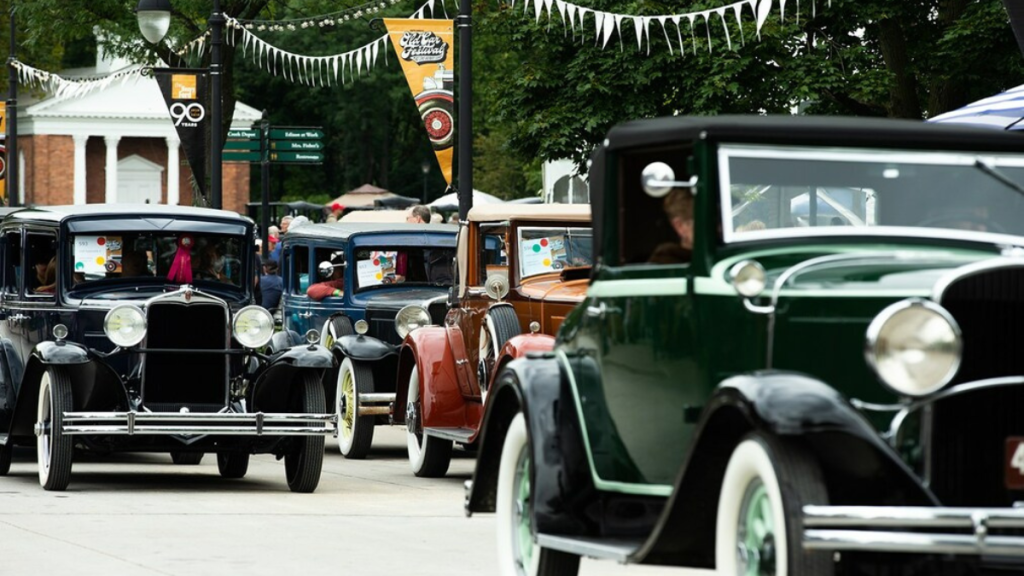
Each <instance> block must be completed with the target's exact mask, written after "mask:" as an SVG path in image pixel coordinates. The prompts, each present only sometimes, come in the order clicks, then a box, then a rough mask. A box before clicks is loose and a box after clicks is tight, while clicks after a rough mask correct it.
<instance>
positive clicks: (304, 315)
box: [299, 312, 313, 318]
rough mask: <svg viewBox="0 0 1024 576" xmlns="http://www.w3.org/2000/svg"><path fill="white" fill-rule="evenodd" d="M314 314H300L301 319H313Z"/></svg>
mask: <svg viewBox="0 0 1024 576" xmlns="http://www.w3.org/2000/svg"><path fill="white" fill-rule="evenodd" d="M312 317H313V313H312V312H299V318H312Z"/></svg>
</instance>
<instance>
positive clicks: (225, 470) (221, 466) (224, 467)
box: [217, 452, 249, 480]
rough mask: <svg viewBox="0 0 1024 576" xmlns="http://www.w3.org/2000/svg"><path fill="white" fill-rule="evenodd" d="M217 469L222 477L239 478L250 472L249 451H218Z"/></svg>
mask: <svg viewBox="0 0 1024 576" xmlns="http://www.w3.org/2000/svg"><path fill="white" fill-rule="evenodd" d="M217 471H218V472H220V475H221V477H222V478H230V479H233V480H237V479H238V478H245V475H246V473H247V472H249V453H248V452H218V453H217Z"/></svg>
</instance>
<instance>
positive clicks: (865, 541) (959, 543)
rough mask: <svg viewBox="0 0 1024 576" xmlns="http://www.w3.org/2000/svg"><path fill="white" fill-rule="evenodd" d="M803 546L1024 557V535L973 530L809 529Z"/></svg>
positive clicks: (838, 549) (822, 548) (841, 549)
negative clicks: (980, 535)
mask: <svg viewBox="0 0 1024 576" xmlns="http://www.w3.org/2000/svg"><path fill="white" fill-rule="evenodd" d="M804 549H806V550H827V551H830V552H848V551H858V552H896V553H908V554H962V555H972V556H982V555H984V556H1010V557H1024V538H1022V537H1019V536H987V537H984V538H982V539H980V540H979V539H978V537H976V536H974V535H973V534H914V533H907V532H881V531H860V530H807V531H805V532H804Z"/></svg>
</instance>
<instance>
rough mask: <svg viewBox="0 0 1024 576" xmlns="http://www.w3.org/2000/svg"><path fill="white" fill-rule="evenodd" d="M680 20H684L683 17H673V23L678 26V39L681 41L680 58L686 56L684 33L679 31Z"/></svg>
mask: <svg viewBox="0 0 1024 576" xmlns="http://www.w3.org/2000/svg"><path fill="white" fill-rule="evenodd" d="M680 18H682V17H681V16H673V17H672V22H674V23H675V25H676V38H678V39H679V55H680V56H685V55H686V47H685V46H683V31H682V30H680V29H679V20H680Z"/></svg>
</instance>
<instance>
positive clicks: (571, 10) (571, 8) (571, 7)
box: [565, 4, 576, 38]
mask: <svg viewBox="0 0 1024 576" xmlns="http://www.w3.org/2000/svg"><path fill="white" fill-rule="evenodd" d="M565 11H566V13H568V15H569V26H570V27H571V28H572V35H573V37H574V38H575V37H576V5H575V4H566V6H565Z"/></svg>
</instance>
